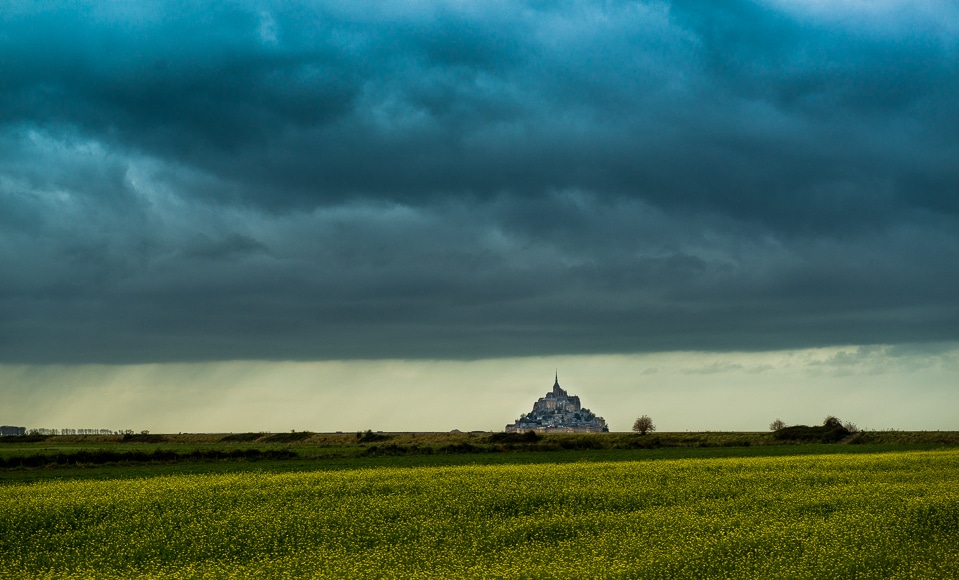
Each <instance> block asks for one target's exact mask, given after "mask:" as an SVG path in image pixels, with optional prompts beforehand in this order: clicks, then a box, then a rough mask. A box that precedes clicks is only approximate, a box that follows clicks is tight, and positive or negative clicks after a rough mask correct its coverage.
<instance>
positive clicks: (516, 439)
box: [486, 431, 542, 443]
mask: <svg viewBox="0 0 959 580" xmlns="http://www.w3.org/2000/svg"><path fill="white" fill-rule="evenodd" d="M541 438H542V437H541V436H540V435H539V434H538V433H537V432H536V431H527V432H525V433H505V432H503V433H490V436H489V437H487V438H486V440H487V441H488V442H489V443H536V442H537V441H539V440H540V439H541Z"/></svg>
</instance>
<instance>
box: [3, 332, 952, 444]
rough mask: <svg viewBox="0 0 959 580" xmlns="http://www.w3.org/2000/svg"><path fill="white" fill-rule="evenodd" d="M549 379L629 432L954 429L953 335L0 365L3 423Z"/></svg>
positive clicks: (508, 386)
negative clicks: (779, 347)
mask: <svg viewBox="0 0 959 580" xmlns="http://www.w3.org/2000/svg"><path fill="white" fill-rule="evenodd" d="M554 369H558V370H559V378H560V384H561V385H562V386H563V387H564V388H566V389H567V390H568V391H569V392H570V393H571V394H576V395H579V396H580V397H581V399H582V401H583V404H584V406H586V407H589V408H590V409H592V410H593V411H594V412H596V413H597V414H599V415H601V416H603V417H605V418H606V420H607V422H608V423H609V425H610V427H611V429H612V430H613V431H627V430H629V428H630V426H631V425H632V421H633V420H634V419H635V417H637V416H639V415H641V414H648V415H650V416H651V417H653V419H654V422H655V423H656V424H657V426H658V428H659V430H660V431H706V430H713V431H719V430H730V431H763V430H765V429H766V428H767V426H768V424H769V423H770V422H771V421H772V420H773V419H776V418H781V419H782V420H784V421H785V422H786V423H788V424H800V423H802V424H818V423H820V422H821V421H822V420H823V418H824V417H826V416H827V415H836V416H838V417H840V418H841V419H843V420H849V421H853V422H855V423H856V424H857V425H859V426H860V427H861V428H865V429H887V428H896V429H905V430H957V429H959V422H957V419H956V415H955V409H956V408H959V388H956V377H957V376H959V346H957V345H948V346H947V347H942V346H939V347H921V348H919V347H917V348H911V349H909V348H902V347H888V346H883V347H845V348H826V349H810V350H800V351H780V352H769V353H685V352H684V353H660V354H644V355H604V356H556V357H542V358H516V359H496V360H483V361H474V362H462V361H402V360H386V361H335V362H218V363H202V364H162V365H126V366H95V365H80V366H37V367H33V366H24V365H6V366H0V395H2V398H3V401H4V405H3V416H2V417H0V422H2V423H3V424H15V425H23V426H26V427H28V428H34V427H48V428H65V427H70V428H109V429H127V428H129V429H135V430H138V431H139V430H142V429H147V430H150V431H152V432H166V433H178V432H245V431H271V432H281V431H289V430H291V429H296V430H312V431H319V432H332V431H347V432H351V431H357V430H365V429H373V430H383V431H447V430H451V429H460V430H464V431H466V430H483V431H489V430H493V431H495V430H502V429H503V427H504V426H505V425H506V424H507V423H510V422H512V421H513V420H515V419H516V418H518V417H519V415H520V414H521V413H524V412H527V411H529V410H530V409H531V408H532V404H533V401H535V400H536V399H537V398H538V397H541V396H543V395H545V394H546V392H547V391H548V390H549V389H550V388H551V386H552V381H553V372H554Z"/></svg>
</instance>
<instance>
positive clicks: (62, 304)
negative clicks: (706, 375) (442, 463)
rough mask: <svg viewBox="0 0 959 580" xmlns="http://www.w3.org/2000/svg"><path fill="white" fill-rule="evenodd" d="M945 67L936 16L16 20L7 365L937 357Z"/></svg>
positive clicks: (951, 41)
mask: <svg viewBox="0 0 959 580" xmlns="http://www.w3.org/2000/svg"><path fill="white" fill-rule="evenodd" d="M933 8H935V10H933ZM957 63H959V8H956V6H955V5H954V4H953V3H949V2H941V3H936V2H932V3H926V4H923V5H922V6H921V7H916V6H913V5H911V4H910V3H905V2H886V3H880V4H875V5H874V4H862V3H845V4H839V5H834V3H821V2H811V1H810V2H805V3H797V2H790V3H783V2H779V1H772V0H770V1H768V2H754V1H745V0H741V1H731V2H724V3H720V4H716V3H713V2H696V1H675V2H648V3H636V2H622V3H617V2H611V3H596V2H564V3H547V4H544V5H541V4H539V3H534V2H529V3H515V2H509V3H505V2H504V3H489V2H482V3H459V4H450V3H443V2H418V3H403V4H401V5H383V4H382V3H376V2H371V3H363V2H351V3H348V4H346V5H343V4H342V3H328V4H324V3H305V4H297V3H282V4H279V3H278V4H271V3H249V4H247V5H243V4H239V5H237V4H231V5H218V6H215V7H212V8H208V9H205V10H204V11H202V12H197V11H196V10H195V9H193V8H191V7H189V6H187V5H177V4H173V3H149V2H145V3H138V4H136V5H135V6H134V7H119V6H113V5H103V4H100V3H91V4H83V3H78V4H75V5H73V7H72V8H69V9H62V8H59V7H57V8H53V7H40V8H37V7H36V5H35V4H33V3H24V4H22V5H19V6H17V5H14V6H13V7H11V8H10V9H9V10H7V9H5V10H4V13H3V14H2V15H0V160H2V162H0V271H2V272H3V275H2V276H0V362H8V363H10V362H13V363H51V362H63V363H77V362H98V363H128V362H170V361H206V360H230V359H251V358H252V359H273V360H281V359H298V360H320V359H340V358H364V359H365V358H370V359H373V358H397V357H399V358H451V359H464V358H484V357H501V356H518V355H545V354H571V353H614V352H620V353H621V352H644V351H661V350H691V349H695V350H718V351H722V350H767V349H779V348H805V347H815V346H825V345H837V344H869V343H904V342H935V341H948V340H957V339H959V298H957V297H959V269H957V268H956V267H955V264H956V263H959V163H957V162H956V160H957V159H959V110H957V109H956V106H955V103H956V93H955V89H956V87H957V86H959V66H957Z"/></svg>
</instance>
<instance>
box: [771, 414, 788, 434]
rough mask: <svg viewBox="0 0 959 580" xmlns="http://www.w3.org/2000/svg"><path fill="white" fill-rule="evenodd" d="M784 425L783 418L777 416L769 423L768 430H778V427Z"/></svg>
mask: <svg viewBox="0 0 959 580" xmlns="http://www.w3.org/2000/svg"><path fill="white" fill-rule="evenodd" d="M785 426H786V424H785V423H783V420H782V419H779V418H778V417H777V418H776V420H775V421H773V422H772V423H770V424H769V430H770V431H779V430H780V429H782V428H783V427H785Z"/></svg>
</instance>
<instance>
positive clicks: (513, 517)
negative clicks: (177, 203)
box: [0, 446, 959, 578]
mask: <svg viewBox="0 0 959 580" xmlns="http://www.w3.org/2000/svg"><path fill="white" fill-rule="evenodd" d="M798 447H801V446H794V448H797V449H798ZM852 447H853V446H848V447H847V449H850V450H852V449H851V448H852ZM746 449H750V450H751V449H754V448H745V449H742V451H745V450H746ZM833 449H838V448H836V447H833ZM864 451H865V450H864ZM570 453H572V452H570ZM626 453H627V452H620V453H619V458H620V459H623V458H624V457H627V455H625V454H626ZM646 453H649V451H646ZM533 455H534V454H526V455H523V454H509V453H500V454H496V457H497V458H503V459H504V461H497V462H496V463H487V464H482V463H477V464H473V465H470V464H460V465H425V464H421V465H418V466H415V467H395V466H385V465H382V466H379V467H372V465H375V464H373V463H370V464H368V465H369V466H367V467H363V466H360V464H358V463H355V462H354V463H352V464H350V465H346V464H343V465H340V466H338V467H336V468H332V469H325V468H324V469H320V468H317V467H316V466H315V467H314V469H306V468H304V467H302V465H301V466H300V468H298V469H296V470H287V471H277V470H274V469H272V468H271V465H272V464H264V465H262V466H261V467H262V468H257V466H256V465H255V464H254V465H252V466H246V464H243V465H245V466H246V467H245V468H244V469H241V470H237V471H234V472H229V471H227V472H210V473H173V472H171V471H169V470H168V471H165V472H160V471H157V472H154V473H153V474H150V475H143V476H138V477H128V478H119V479H112V478H105V479H104V478H90V479H74V478H60V479H43V480H40V481H34V482H22V481H9V480H8V481H7V483H5V484H3V485H0V577H3V578H7V577H10V578H138V577H149V578H311V577H312V578H834V577H846V578H956V577H959V450H956V449H943V450H929V451H906V452H901V451H896V452H886V453H870V452H865V453H864V452H860V453H829V454H826V453H822V454H819V453H817V454H801V455H784V454H767V455H757V456H729V457H686V458H677V459H671V458H665V457H663V458H660V459H658V460H656V461H650V460H647V459H651V458H652V457H651V456H648V455H637V454H635V452H634V453H633V454H632V455H629V456H628V457H632V458H634V459H631V460H630V459H623V460H619V461H603V460H598V459H600V458H598V457H596V456H595V455H581V456H580V458H581V459H589V460H585V461H584V460H579V461H568V462H552V461H548V458H549V457H554V458H556V459H560V458H561V457H564V456H569V454H565V453H564V452H558V453H556V454H554V455H550V454H548V453H542V454H535V455H537V456H539V457H540V458H541V459H542V461H540V462H536V461H526V462H524V463H512V462H509V461H505V459H509V458H510V457H514V458H517V457H532V456H533ZM373 459H376V458H373ZM406 459H410V458H406ZM637 459H638V460H637ZM297 463H298V462H297ZM298 464H299V463H298ZM174 467H175V466H174ZM331 467H332V466H331ZM54 471H56V470H54Z"/></svg>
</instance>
